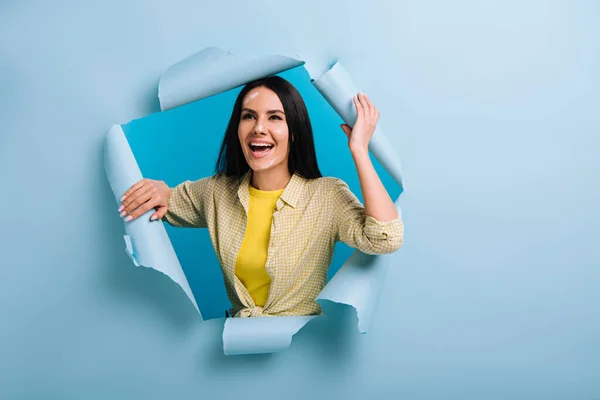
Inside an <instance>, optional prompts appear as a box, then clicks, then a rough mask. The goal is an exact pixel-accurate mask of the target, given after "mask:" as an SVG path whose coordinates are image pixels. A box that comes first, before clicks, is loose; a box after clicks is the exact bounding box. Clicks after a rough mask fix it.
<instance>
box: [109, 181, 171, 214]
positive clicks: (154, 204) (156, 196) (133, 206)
mask: <svg viewBox="0 0 600 400" xmlns="http://www.w3.org/2000/svg"><path fill="white" fill-rule="evenodd" d="M170 197H171V189H170V188H169V187H168V186H167V184H166V183H164V182H163V181H155V180H152V179H142V180H140V181H139V182H137V183H136V184H134V185H133V186H131V187H130V188H129V189H128V190H127V191H126V192H125V194H124V195H123V197H121V207H119V210H118V212H120V213H121V217H124V218H125V221H126V222H128V221H132V220H134V219H136V218H138V217H139V216H140V215H143V214H145V213H146V212H148V211H149V210H151V209H153V208H154V209H156V212H155V213H154V214H152V216H151V217H150V219H151V220H155V219H159V218H162V217H164V216H165V214H166V213H167V207H168V205H169V198H170Z"/></svg>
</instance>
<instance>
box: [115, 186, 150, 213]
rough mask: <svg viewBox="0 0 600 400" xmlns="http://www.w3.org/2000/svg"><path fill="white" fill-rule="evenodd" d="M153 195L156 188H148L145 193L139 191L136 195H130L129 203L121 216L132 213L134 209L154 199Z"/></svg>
mask: <svg viewBox="0 0 600 400" xmlns="http://www.w3.org/2000/svg"><path fill="white" fill-rule="evenodd" d="M153 196H154V190H153V189H148V190H146V191H145V192H143V193H139V194H138V195H137V196H135V197H130V198H129V199H128V204H126V205H125V209H124V210H123V211H122V212H121V216H124V215H127V214H129V213H131V212H132V211H133V210H135V209H136V208H138V207H139V206H141V205H142V204H144V203H146V202H148V201H149V200H150V199H152V197H153Z"/></svg>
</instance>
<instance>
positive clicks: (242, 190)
mask: <svg viewBox="0 0 600 400" xmlns="http://www.w3.org/2000/svg"><path fill="white" fill-rule="evenodd" d="M250 176H251V172H250V171H249V172H248V173H246V174H245V175H244V176H243V177H242V178H236V177H227V176H225V175H224V174H222V173H221V174H216V175H214V176H211V177H207V178H203V179H200V180H197V181H194V182H191V181H186V182H183V183H181V184H180V185H178V186H177V187H175V188H173V189H172V195H171V198H170V200H169V207H168V212H167V214H166V215H165V217H164V219H163V220H164V221H166V222H168V223H169V224H171V225H173V226H180V227H197V228H208V231H209V234H210V238H211V241H212V244H213V247H214V249H215V252H216V255H217V258H218V260H219V263H220V264H221V269H222V271H223V276H224V277H225V279H224V281H225V286H226V290H227V295H228V296H229V300H230V301H231V304H232V306H233V307H232V309H231V310H230V311H231V314H232V315H234V316H236V317H258V316H280V315H313V314H320V313H321V308H320V307H319V305H318V304H317V303H316V302H315V298H316V297H317V295H318V294H319V292H320V291H321V290H322V289H323V287H324V286H325V284H326V282H327V269H328V268H329V265H330V264H331V260H332V257H333V249H334V245H335V243H336V242H338V241H342V242H344V243H346V244H348V245H349V246H351V247H353V248H356V249H358V250H360V251H362V252H363V253H368V254H384V253H391V252H394V251H396V250H398V249H399V248H400V246H401V245H402V237H403V233H404V225H403V223H402V220H401V218H400V217H398V218H396V219H395V220H392V221H387V222H380V221H378V220H376V219H375V218H373V217H370V216H367V215H366V214H365V210H364V207H363V205H362V204H361V203H360V201H359V200H358V199H357V198H356V196H355V195H354V194H353V193H352V192H351V191H350V189H349V188H348V185H347V184H346V183H345V182H344V181H342V180H340V179H337V178H331V177H324V178H317V179H304V178H302V177H300V176H299V175H298V174H294V175H293V176H292V178H291V180H290V182H289V184H288V185H287V186H286V188H285V190H284V191H283V193H282V194H281V197H280V198H279V199H278V200H277V204H276V205H275V211H274V212H273V224H272V226H271V238H270V242H269V250H268V255H267V263H266V265H265V268H266V270H267V272H268V274H269V275H270V276H271V287H270V290H269V295H268V298H267V302H266V303H265V305H264V307H259V306H256V304H254V301H253V300H252V297H251V296H250V294H249V293H248V290H247V289H246V287H245V286H244V285H243V284H242V282H241V281H240V280H239V278H238V277H237V276H236V275H235V264H236V258H237V254H238V250H239V248H240V246H241V244H242V240H243V239H244V233H245V230H246V221H247V215H248V203H249V198H250V195H249V191H248V185H249V182H250Z"/></svg>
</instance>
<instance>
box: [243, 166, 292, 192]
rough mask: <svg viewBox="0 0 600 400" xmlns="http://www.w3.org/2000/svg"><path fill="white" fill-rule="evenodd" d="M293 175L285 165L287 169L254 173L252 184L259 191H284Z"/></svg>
mask: <svg viewBox="0 0 600 400" xmlns="http://www.w3.org/2000/svg"><path fill="white" fill-rule="evenodd" d="M291 178H292V175H291V174H290V172H289V171H288V169H287V165H285V169H279V168H278V169H268V170H266V171H252V179H251V180H250V184H251V185H252V187H254V188H256V189H258V190H265V191H269V190H281V189H284V188H285V187H286V186H287V184H288V182H289V181H290V179H291Z"/></svg>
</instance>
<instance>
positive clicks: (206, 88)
mask: <svg viewBox="0 0 600 400" xmlns="http://www.w3.org/2000/svg"><path fill="white" fill-rule="evenodd" d="M302 64H304V62H302V61H300V60H296V59H293V58H289V57H285V56H281V55H269V56H263V57H256V58H248V57H242V56H238V55H236V54H233V53H230V52H226V51H224V50H222V49H219V48H217V47H207V48H205V49H204V50H202V51H199V52H198V53H196V54H193V55H192V56H190V57H188V58H186V59H184V60H182V61H180V62H178V63H177V64H174V65H173V66H171V67H170V68H169V69H168V70H167V71H166V72H165V73H164V74H163V75H162V76H161V77H160V81H159V83H158V99H159V101H160V108H161V110H163V111H166V110H169V109H171V108H175V107H178V106H181V105H184V104H187V103H191V102H193V101H197V100H200V99H204V98H206V97H210V96H213V95H215V94H219V93H222V92H225V91H227V90H230V89H233V88H236V87H239V86H242V85H243V84H245V83H247V82H250V81H253V80H255V79H259V78H264V77H267V76H270V75H275V74H278V73H280V72H283V71H287V70H289V69H292V68H294V67H298V66H300V65H302Z"/></svg>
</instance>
